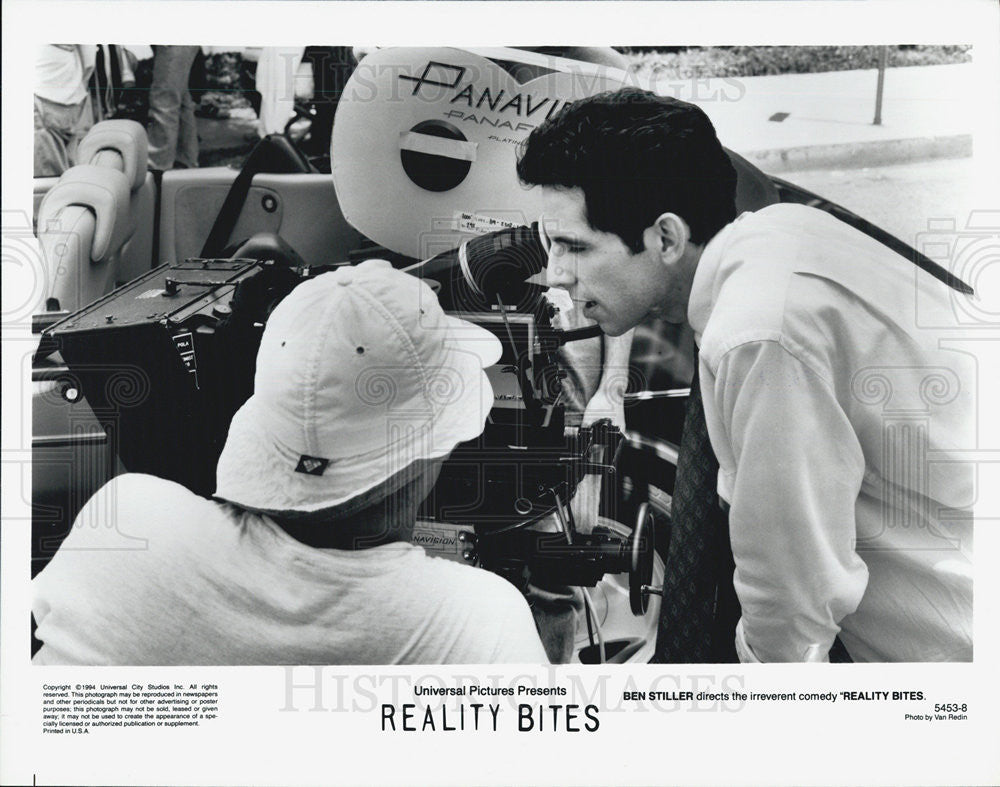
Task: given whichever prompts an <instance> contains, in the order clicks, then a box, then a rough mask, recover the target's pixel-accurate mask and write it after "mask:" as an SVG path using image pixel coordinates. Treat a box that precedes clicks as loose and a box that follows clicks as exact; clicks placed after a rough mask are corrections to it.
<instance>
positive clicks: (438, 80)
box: [332, 47, 626, 259]
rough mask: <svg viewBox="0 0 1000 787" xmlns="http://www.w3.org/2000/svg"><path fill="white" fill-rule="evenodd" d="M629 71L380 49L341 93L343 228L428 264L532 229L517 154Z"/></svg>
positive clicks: (531, 56)
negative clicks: (478, 239) (493, 236)
mask: <svg viewBox="0 0 1000 787" xmlns="http://www.w3.org/2000/svg"><path fill="white" fill-rule="evenodd" d="M625 77H626V74H625V72H623V71H622V70H621V69H618V68H613V67H611V66H608V65H605V64H597V63H585V62H581V61H577V60H569V59H566V58H561V57H554V56H551V55H545V54H538V53H532V52H527V51H524V50H519V49H504V48H491V49H468V50H465V49H451V48H440V47H439V48H426V47H424V48H412V47H401V48H398V49H394V48H389V49H381V50H376V51H374V52H372V53H371V54H369V55H368V56H367V57H365V58H364V60H362V61H361V63H359V64H358V67H357V68H356V69H355V71H354V73H353V74H352V75H351V78H350V79H349V80H348V82H347V85H346V86H345V87H344V92H343V99H342V100H341V101H340V103H339V104H338V107H337V116H336V122H335V123H334V124H333V146H332V160H333V182H334V186H335V188H336V191H337V199H338V201H339V203H340V206H341V208H342V209H343V211H344V216H345V217H346V218H347V220H348V221H349V222H350V223H351V224H352V225H353V226H354V227H355V228H356V229H357V230H358V231H359V232H362V233H363V234H365V235H367V236H368V237H369V238H371V239H372V240H374V241H376V242H377V243H380V244H382V245H383V246H385V247H386V248H389V249H391V250H392V251H395V252H398V253H400V254H405V255H407V256H410V257H415V258H417V259H426V258H428V257H431V256H433V255H435V254H438V253H441V252H443V251H448V250H450V249H453V248H455V247H456V246H457V245H458V244H459V243H460V242H461V241H462V240H463V239H464V238H467V237H470V236H473V235H477V234H480V233H483V232H487V231H491V230H496V229H501V228H503V227H505V226H518V225H523V224H530V223H531V222H532V221H535V220H536V219H537V218H538V216H539V214H540V213H541V195H540V194H538V193H537V190H535V191H527V190H525V189H524V188H523V187H522V186H521V184H520V182H519V181H518V178H517V172H516V170H515V166H516V163H517V149H518V145H519V144H520V143H521V141H522V140H524V139H525V138H526V137H527V136H528V134H529V133H530V132H531V130H532V129H533V128H534V127H535V126H537V125H538V124H539V123H541V121H543V120H544V119H545V118H546V117H548V116H550V115H552V114H554V113H555V112H557V111H558V110H560V109H561V108H562V107H563V106H564V105H566V104H567V103H570V102H572V101H575V100H578V99H580V98H583V97H585V96H588V95H593V94H594V93H600V92H602V91H605V90H614V89H615V88H618V87H621V86H622V85H623V84H624V81H625Z"/></svg>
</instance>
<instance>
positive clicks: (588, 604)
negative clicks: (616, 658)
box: [580, 588, 608, 664]
mask: <svg viewBox="0 0 1000 787" xmlns="http://www.w3.org/2000/svg"><path fill="white" fill-rule="evenodd" d="M580 590H581V591H583V606H584V608H585V609H586V610H587V612H588V614H592V615H593V616H594V627H595V628H596V629H597V643H598V646H599V649H600V652H601V660H600V662H599V663H600V664H605V663H607V660H608V654H607V651H606V650H605V649H604V634H603V633H602V632H601V624H600V623H599V622H598V620H597V611H596V610H595V609H594V604H593V602H592V601H591V600H590V593H588V592H587V588H580Z"/></svg>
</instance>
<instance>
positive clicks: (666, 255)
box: [642, 213, 691, 263]
mask: <svg viewBox="0 0 1000 787" xmlns="http://www.w3.org/2000/svg"><path fill="white" fill-rule="evenodd" d="M642 240H643V243H644V244H645V246H646V249H647V250H648V251H652V252H654V253H655V254H656V255H657V256H659V257H660V259H661V261H662V262H665V263H672V262H676V261H677V260H679V259H680V258H681V257H682V256H683V255H684V251H685V250H686V249H687V247H688V244H689V243H690V241H691V231H690V230H689V229H688V225H687V222H685V221H684V219H682V218H681V217H680V216H678V215H677V214H676V213H661V214H660V215H659V216H657V218H656V221H654V222H653V223H652V224H650V225H649V226H648V227H647V228H646V230H645V231H644V232H643V234H642Z"/></svg>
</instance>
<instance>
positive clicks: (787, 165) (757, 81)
mask: <svg viewBox="0 0 1000 787" xmlns="http://www.w3.org/2000/svg"><path fill="white" fill-rule="evenodd" d="M972 69H973V66H972V64H971V63H963V64H957V65H944V66H909V67H899V68H889V69H887V70H886V72H885V80H884V84H883V95H882V109H881V123H880V124H879V125H876V124H874V123H873V120H874V117H875V108H876V92H877V81H878V72H877V70H875V69H868V70H861V71H834V72H827V73H820V74H781V75H777V76H763V77H729V78H713V79H698V80H694V79H682V78H680V77H678V76H677V75H676V74H673V75H671V74H669V73H667V72H664V73H662V74H660V75H658V76H657V77H656V78H655V79H652V80H650V79H644V80H642V81H641V82H640V84H641V85H642V86H648V87H650V88H652V89H654V90H656V91H657V92H659V93H661V94H665V95H674V96H676V97H678V98H682V99H684V100H687V101H692V102H694V103H697V104H699V105H700V106H702V108H703V109H704V110H705V111H706V112H707V113H708V115H709V117H710V118H711V119H712V121H713V123H714V124H715V127H716V130H717V131H718V133H719V138H720V139H721V140H722V142H723V144H724V145H726V146H727V147H729V148H731V149H732V150H735V151H736V152H737V153H740V154H741V155H743V156H745V157H746V158H748V159H750V160H751V161H752V162H754V163H755V164H757V166H759V167H760V168H761V169H763V170H764V171H766V172H771V173H781V172H788V171H795V170H804V169H816V168H832V167H861V166H878V165H882V164H891V163H901V162H907V161H921V160H927V159H933V158H958V157H964V156H971V155H972V129H973V125H974V122H973V118H974V112H975V101H974V96H973V95H972V94H973V86H974V84H975V80H974V78H973V70H972ZM198 135H199V137H200V139H201V149H202V154H203V157H205V156H206V155H207V157H208V158H209V159H210V160H218V159H225V155H224V154H225V153H226V152H230V151H232V152H239V151H240V150H248V149H249V145H250V144H251V141H252V140H255V139H256V119H255V116H254V114H253V111H252V110H250V109H245V110H237V112H236V114H235V115H234V116H233V117H230V118H225V119H213V118H198Z"/></svg>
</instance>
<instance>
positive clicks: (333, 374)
mask: <svg viewBox="0 0 1000 787" xmlns="http://www.w3.org/2000/svg"><path fill="white" fill-rule="evenodd" d="M499 356H500V345H499V342H498V341H497V340H496V338H495V337H494V336H493V335H492V334H490V333H488V332H486V331H484V330H482V329H480V328H478V327H477V326H474V325H472V324H471V323H467V322H464V321H462V320H458V319H456V318H453V317H449V316H447V315H445V313H444V312H443V311H442V310H441V307H440V305H439V304H438V302H437V299H436V297H435V295H434V294H433V292H432V291H431V290H430V288H429V287H428V286H427V285H426V284H424V283H423V282H421V281H420V280H418V279H416V278H414V277H412V276H409V275H407V274H404V273H401V272H399V271H395V270H393V269H392V267H391V266H390V265H389V264H388V263H387V262H383V261H378V260H373V261H368V262H365V263H362V264H361V265H358V266H357V267H353V268H351V267H345V268H341V269H339V270H337V271H335V272H332V273H328V274H324V275H321V276H318V277H317V278H315V279H312V280H310V281H308V282H305V283H303V284H301V285H299V286H298V287H297V288H296V289H295V290H293V292H292V293H291V294H290V295H289V296H288V297H287V298H285V299H284V300H283V301H282V302H281V303H280V304H279V305H278V306H277V308H276V309H275V310H274V312H273V313H272V314H271V316H270V318H269V320H268V323H267V326H266V328H265V330H264V335H263V338H262V340H261V345H260V350H259V352H258V356H257V372H256V379H255V384H254V393H253V395H252V396H251V397H250V399H249V400H248V401H247V402H246V403H245V404H244V406H243V407H242V408H241V409H240V410H239V411H238V412H237V413H236V415H235V416H234V418H233V421H232V424H231V426H230V430H229V435H228V438H227V441H226V445H225V447H224V448H223V451H222V455H221V457H220V459H219V464H218V469H217V489H216V494H215V499H214V500H206V499H204V498H201V497H198V496H196V495H195V494H194V493H192V492H190V491H188V490H187V489H185V488H183V487H181V486H179V485H177V484H174V483H172V482H170V481H165V480H162V479H158V478H154V477H152V476H148V475H141V474H126V475H123V476H119V477H118V478H116V479H114V480H113V481H111V482H110V483H109V484H108V485H107V486H105V487H104V489H102V490H101V491H99V492H98V493H97V494H96V495H95V496H94V498H92V499H91V500H90V501H89V502H88V503H87V505H86V506H85V507H84V509H83V511H82V512H81V514H80V516H79V517H78V518H77V522H76V523H75V525H74V528H73V531H72V532H71V534H70V535H69V536H68V537H67V539H66V540H65V541H64V543H63V545H62V546H61V548H60V550H59V552H58V553H57V554H56V556H55V557H54V558H53V560H52V561H51V563H50V564H49V565H48V566H47V567H46V568H45V570H44V571H42V572H41V573H40V574H39V576H38V577H37V578H36V580H35V582H34V589H35V599H34V605H33V612H34V615H35V619H36V621H37V624H38V630H37V636H38V638H39V639H40V640H41V641H42V642H43V646H42V648H41V649H40V650H39V652H38V654H37V655H36V656H35V659H34V661H35V663H42V664H55V663H59V664H121V665H131V664H155V665H160V664H439V663H453V664H459V663H466V664H477V663H494V662H512V663H544V662H546V658H545V652H544V650H543V648H542V645H541V641H540V639H539V637H538V634H537V631H536V629H535V625H534V622H533V619H532V615H531V612H530V611H529V609H528V605H527V603H526V601H525V600H524V598H523V597H522V596H521V594H520V593H519V592H518V591H517V590H516V589H515V588H514V586H513V585H511V584H509V583H508V582H506V581H505V580H503V579H501V578H499V577H497V576H496V575H494V574H491V573H489V572H487V571H483V570H481V569H476V568H472V567H469V566H464V565H461V564H458V563H454V562H449V561H447V560H443V559H440V558H433V557H429V556H427V555H426V554H425V553H424V551H423V549H422V548H420V547H417V546H414V545H413V544H411V543H409V542H408V539H409V537H410V535H411V533H412V529H413V525H414V522H415V517H416V511H417V507H418V506H419V504H420V503H421V502H422V500H423V499H424V497H425V496H426V495H427V493H428V492H429V491H430V489H431V487H432V486H433V483H434V481H435V480H436V478H437V471H438V469H439V467H440V463H441V462H442V461H443V460H444V459H445V458H446V457H447V456H448V454H449V453H450V452H451V450H452V449H453V448H454V447H455V446H456V445H457V444H458V443H460V442H463V441H466V440H470V439H473V438H475V437H477V436H478V435H479V434H480V433H481V432H482V429H483V425H484V423H485V419H486V416H487V415H488V413H489V411H490V408H491V406H492V403H493V393H492V389H491V388H490V384H489V381H488V379H487V377H486V374H485V372H484V371H483V369H484V368H485V367H486V366H489V365H491V364H493V363H495V362H496V361H497V360H498V359H499ZM109 507H110V514H111V518H110V522H109V521H108V515H107V513H103V512H106V511H108V508H109ZM102 516H103V520H104V521H101V518H102ZM95 520H96V521H97V524H98V525H99V526H97V527H91V526H89V525H90V524H91V523H93V522H95ZM109 525H110V526H109ZM123 534H125V535H127V536H128V537H129V538H130V539H133V540H132V541H131V542H130V543H131V544H133V545H135V544H139V545H142V547H141V548H138V549H135V548H133V549H122V548H121V547H122V542H123V539H122V536H123Z"/></svg>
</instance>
